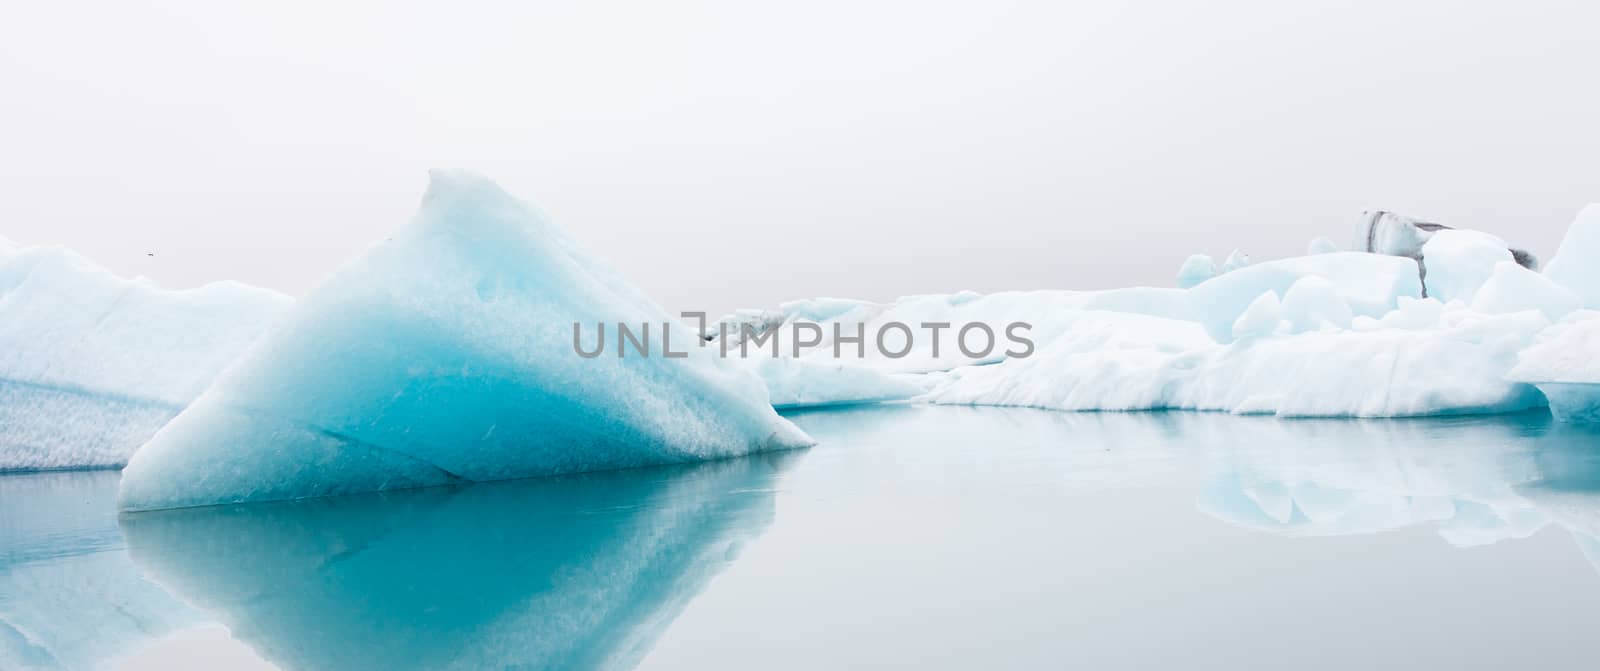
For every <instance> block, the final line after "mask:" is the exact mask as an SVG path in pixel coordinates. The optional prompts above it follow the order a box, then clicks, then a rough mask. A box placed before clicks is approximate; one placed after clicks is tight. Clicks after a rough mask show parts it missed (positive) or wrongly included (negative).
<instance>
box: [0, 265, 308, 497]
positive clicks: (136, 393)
mask: <svg viewBox="0 0 1600 671" xmlns="http://www.w3.org/2000/svg"><path fill="white" fill-rule="evenodd" d="M289 304H290V299H289V298H288V297H287V296H284V295H282V294H278V293H276V292H272V291H268V290H265V289H258V288H254V287H249V286H245V285H242V284H238V283H235V282H218V283H215V284H209V285H206V286H203V287H200V288H197V289H189V290H183V291H166V290H163V289H161V288H160V287H158V286H156V285H155V284H154V283H152V282H150V281H149V280H145V279H142V278H140V279H133V280H129V279H125V278H122V277H118V276H116V275H114V274H112V273H111V272H110V271H107V270H105V269H104V268H101V267H100V266H98V265H95V264H94V263H93V262H91V261H89V260H88V259H86V258H84V257H82V256H79V255H78V254H75V253H73V252H71V251H68V250H66V249H62V248H59V247H19V246H17V245H15V244H12V243H4V244H0V471H5V470H37V469H55V468H93V467H116V466H121V465H122V464H124V463H126V462H127V459H128V457H129V455H131V454H132V453H133V451H134V450H135V449H136V448H137V447H138V446H139V445H140V444H141V443H143V442H144V441H145V440H147V439H149V438H150V436H151V435H152V434H154V433H155V431H156V430H157V429H159V428H161V426H162V425H163V424H165V423H166V422H167V420H169V419H171V418H172V417H173V416H174V415H176V414H177V413H178V411H179V410H182V409H183V407H184V406H185V405H187V404H188V403H189V402H190V401H191V400H193V399H194V398H195V397H196V396H197V395H199V394H200V392H201V391H202V390H203V389H205V387H206V385H208V384H209V383H210V382H211V380H212V379H213V378H215V377H216V376H217V374H218V373H219V372H221V371H222V369H223V368H224V367H226V366H227V364H228V362H230V361H232V360H233V359H234V358H235V357H236V356H238V354H239V353H240V352H242V351H244V349H245V348H246V347H247V346H248V345H249V344H250V342H251V341H253V340H254V339H255V338H256V337H257V336H259V335H260V334H261V333H262V332H263V331H265V330H266V328H267V327H268V326H269V325H270V324H271V323H272V322H273V321H274V320H275V319H277V318H278V317H279V316H280V315H281V314H282V313H283V312H284V311H285V310H287V309H288V306H289Z"/></svg>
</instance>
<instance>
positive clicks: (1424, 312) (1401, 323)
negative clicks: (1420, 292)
mask: <svg viewBox="0 0 1600 671" xmlns="http://www.w3.org/2000/svg"><path fill="white" fill-rule="evenodd" d="M1443 317H1444V303H1440V302H1439V301H1438V300H1437V299H1433V298H1410V297H1407V296H1402V297H1400V302H1399V304H1398V305H1397V306H1395V309H1394V310H1393V311H1391V312H1389V313H1388V314H1386V315H1384V316H1383V317H1382V318H1381V319H1379V320H1378V325H1379V326H1381V327H1383V328H1395V329H1405V330H1408V331H1416V330H1419V329H1426V328H1433V327H1435V326H1438V325H1439V320H1440V319H1441V318H1443Z"/></svg>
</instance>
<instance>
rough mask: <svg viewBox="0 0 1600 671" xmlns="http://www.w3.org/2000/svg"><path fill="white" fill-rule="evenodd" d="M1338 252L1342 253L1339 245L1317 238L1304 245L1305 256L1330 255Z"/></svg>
mask: <svg viewBox="0 0 1600 671" xmlns="http://www.w3.org/2000/svg"><path fill="white" fill-rule="evenodd" d="M1338 251H1343V250H1341V249H1340V248H1339V244H1338V243H1336V242H1334V241H1332V240H1329V239H1327V238H1317V239H1315V240H1312V241H1311V243H1310V244H1308V245H1306V256H1316V255H1318V254H1332V253H1334V252H1338Z"/></svg>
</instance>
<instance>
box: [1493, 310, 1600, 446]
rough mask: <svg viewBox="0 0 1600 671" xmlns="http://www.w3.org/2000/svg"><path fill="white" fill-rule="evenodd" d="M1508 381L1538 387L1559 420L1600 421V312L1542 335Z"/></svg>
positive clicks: (1525, 352)
mask: <svg viewBox="0 0 1600 671" xmlns="http://www.w3.org/2000/svg"><path fill="white" fill-rule="evenodd" d="M1507 377H1508V378H1509V379H1512V380H1518V381H1522V382H1527V383H1531V384H1535V385H1537V386H1538V387H1539V390H1540V391H1541V392H1543V393H1544V395H1545V397H1546V398H1547V399H1549V403H1550V412H1551V413H1552V414H1554V415H1555V416H1556V418H1557V419H1562V420H1566V421H1574V422H1577V421H1582V422H1595V421H1600V312H1596V311H1592V310H1583V311H1579V312H1575V313H1573V314H1572V315H1570V316H1568V317H1567V318H1566V319H1564V320H1562V321H1561V322H1560V323H1558V324H1556V325H1554V326H1551V327H1550V328H1548V329H1545V330H1544V331H1542V332H1540V333H1539V335H1538V340H1537V341H1536V342H1535V343H1534V344H1533V345H1532V346H1531V347H1528V348H1527V349H1526V350H1523V351H1522V352H1521V354H1520V355H1519V357H1518V360H1517V363H1516V367H1514V368H1512V369H1511V371H1510V372H1509V373H1508V375H1507Z"/></svg>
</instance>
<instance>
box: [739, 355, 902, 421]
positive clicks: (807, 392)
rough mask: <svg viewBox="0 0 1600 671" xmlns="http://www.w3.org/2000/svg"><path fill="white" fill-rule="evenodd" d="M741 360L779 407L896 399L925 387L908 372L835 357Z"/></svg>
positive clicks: (775, 405) (898, 399)
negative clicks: (898, 372)
mask: <svg viewBox="0 0 1600 671" xmlns="http://www.w3.org/2000/svg"><path fill="white" fill-rule="evenodd" d="M744 361H747V362H748V364H747V365H749V366H750V368H751V369H752V370H754V371H755V372H756V374H757V375H759V376H760V377H761V381H762V382H765V383H766V385H767V391H768V393H769V394H771V399H772V407H774V408H780V409H787V408H801V407H808V406H822V405H846V404H851V403H874V402H879V401H900V400H905V399H908V398H911V397H913V396H916V395H918V394H921V393H922V392H924V391H927V390H926V389H925V388H924V387H923V385H921V384H918V383H917V382H915V381H913V380H912V379H908V377H909V376H897V375H893V374H890V373H885V372H882V371H879V370H877V369H873V368H867V367H863V366H849V365H846V364H844V363H840V362H837V361H834V362H830V361H822V360H813V359H795V358H792V357H779V358H771V357H765V356H762V357H758V358H751V359H746V360H744Z"/></svg>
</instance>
